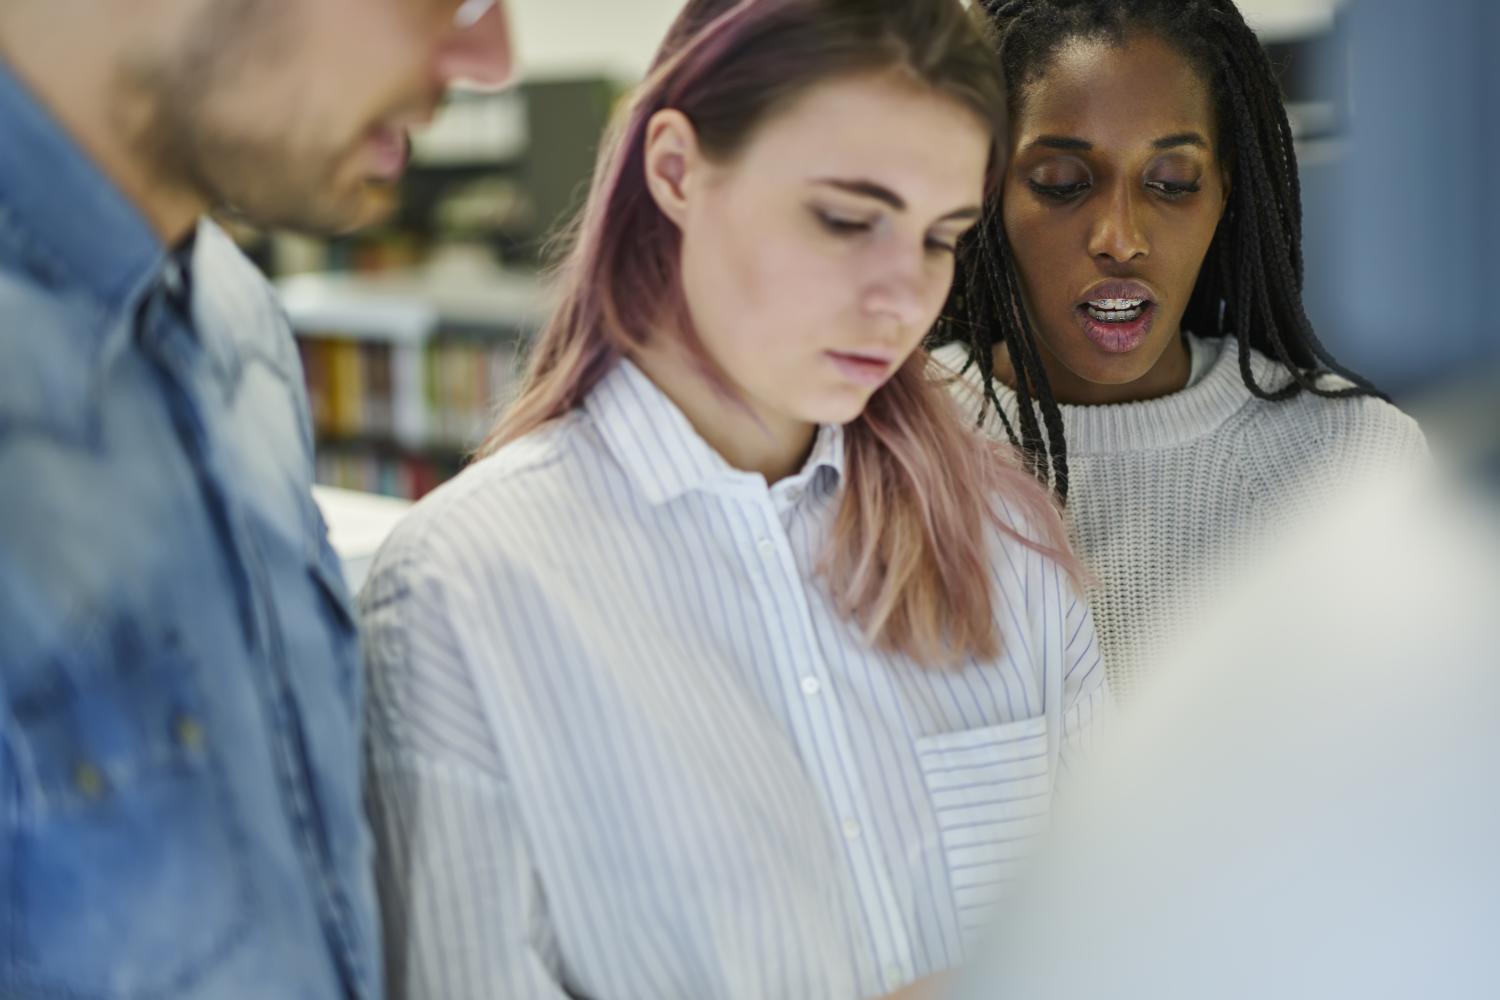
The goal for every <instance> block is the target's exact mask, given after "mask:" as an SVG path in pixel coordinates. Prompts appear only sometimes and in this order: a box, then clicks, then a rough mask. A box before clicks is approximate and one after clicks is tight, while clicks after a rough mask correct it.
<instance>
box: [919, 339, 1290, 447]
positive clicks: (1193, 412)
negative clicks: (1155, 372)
mask: <svg viewBox="0 0 1500 1000" xmlns="http://www.w3.org/2000/svg"><path fill="white" fill-rule="evenodd" d="M1188 336H1189V337H1193V334H1188ZM1194 340H1195V343H1194V344H1193V345H1192V346H1193V347H1194V348H1195V349H1200V350H1204V351H1208V352H1215V351H1217V352H1218V357H1217V358H1216V359H1215V360H1214V362H1213V365H1212V366H1211V367H1210V368H1209V370H1208V372H1207V374H1206V375H1204V377H1203V379H1202V381H1200V382H1198V383H1197V384H1196V385H1193V386H1190V387H1189V388H1186V389H1183V390H1182V391H1181V392H1174V393H1172V394H1171V395H1168V396H1162V397H1161V398H1159V399H1149V400H1144V401H1142V402H1135V403H1110V404H1106V405H1100V406H1074V405H1063V406H1061V407H1059V409H1060V410H1061V411H1062V418H1063V430H1064V433H1066V435H1067V439H1068V454H1069V455H1089V454H1118V453H1120V452H1125V451H1146V450H1154V449H1160V448H1172V447H1176V446H1178V445H1183V444H1187V443H1189V442H1191V441H1195V440H1197V439H1199V438H1203V437H1207V436H1208V435H1210V434H1212V433H1214V432H1215V431H1216V430H1218V429H1219V428H1220V427H1222V426H1223V425H1224V423H1225V422H1226V421H1228V420H1229V419H1230V418H1231V417H1232V416H1234V415H1235V414H1236V413H1238V412H1239V411H1240V410H1241V409H1242V408H1243V407H1244V406H1245V405H1246V404H1247V403H1249V402H1250V401H1251V400H1252V399H1254V398H1255V397H1254V396H1253V395H1252V394H1251V392H1250V390H1249V388H1247V387H1246V385H1245V381H1244V378H1243V376H1242V375H1241V373H1240V363H1239V344H1238V342H1237V341H1236V340H1235V339H1234V338H1233V337H1228V336H1226V337H1223V338H1221V339H1220V338H1194ZM933 356H934V358H935V360H936V361H938V363H939V364H940V365H941V366H942V367H943V368H944V369H946V370H948V371H949V372H958V371H960V370H962V368H963V366H964V363H965V362H966V361H967V360H968V356H969V352H968V347H967V345H964V344H948V345H945V346H944V347H941V348H939V349H938V350H937V351H935V352H933ZM1250 363H1251V370H1252V371H1253V372H1254V373H1255V375H1256V380H1257V381H1258V382H1260V383H1261V384H1262V385H1266V384H1273V385H1277V384H1280V383H1281V382H1282V381H1284V380H1285V377H1286V374H1285V372H1284V371H1282V370H1281V369H1280V367H1279V366H1278V365H1276V364H1275V363H1274V362H1272V361H1271V360H1270V359H1268V358H1266V357H1265V356H1264V355H1262V354H1260V353H1259V352H1258V351H1254V350H1252V351H1251V352H1250ZM962 378H963V380H964V381H965V383H967V388H968V389H969V390H973V389H978V390H979V391H980V393H982V392H983V381H982V379H981V377H980V373H979V371H978V369H976V368H972V367H971V368H970V369H969V370H968V371H967V372H964V373H963V375H962ZM995 394H996V395H997V396H998V397H999V398H1000V402H1001V404H1002V405H1003V406H1004V407H1005V411H1006V413H1007V415H1009V416H1010V417H1011V419H1012V420H1014V419H1015V416H1016V413H1017V412H1018V408H1017V401H1016V394H1015V392H1014V391H1013V390H1012V389H1011V388H1010V387H1009V386H1007V385H1003V384H1001V383H999V382H997V383H995ZM964 395H965V396H967V397H969V398H971V399H974V400H975V401H976V404H977V401H978V400H982V399H983V396H982V395H978V396H976V395H975V394H974V393H973V392H972V391H966V392H965V393H964ZM985 425H986V427H987V428H988V429H990V430H991V431H992V432H994V433H999V434H1003V433H1004V432H1003V429H1002V427H1001V424H1000V420H999V418H998V417H997V416H995V415H994V414H993V413H991V414H990V415H989V416H988V417H987V418H986V421H985Z"/></svg>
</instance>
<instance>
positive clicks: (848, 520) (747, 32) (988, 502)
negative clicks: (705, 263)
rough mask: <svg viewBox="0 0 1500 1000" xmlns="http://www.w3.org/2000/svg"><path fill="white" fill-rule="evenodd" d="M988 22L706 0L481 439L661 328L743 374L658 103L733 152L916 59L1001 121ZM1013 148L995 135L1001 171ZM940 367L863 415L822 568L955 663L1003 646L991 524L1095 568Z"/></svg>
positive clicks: (842, 597)
mask: <svg viewBox="0 0 1500 1000" xmlns="http://www.w3.org/2000/svg"><path fill="white" fill-rule="evenodd" d="M983 30H984V29H983V27H982V26H981V22H979V21H978V20H977V19H975V18H974V17H972V16H971V15H970V14H968V13H967V12H966V11H965V10H964V9H963V7H962V6H961V5H960V3H959V0H691V2H690V3H689V4H688V5H687V7H686V8H685V9H684V10H683V12H682V13H681V14H680V15H679V16H678V18H677V21H676V23H675V24H674V25H673V26H672V28H671V30H670V31H669V33H668V35H667V40H666V41H665V42H664V43H663V45H662V49H661V51H660V53H658V55H657V58H656V61H655V63H654V65H653V67H652V70H651V72H650V73H649V74H648V75H647V77H646V79H645V81H644V82H643V83H642V84H641V86H640V87H639V88H638V89H637V91H636V93H635V95H634V98H633V100H632V102H631V104H630V107H629V109H628V112H627V113H626V114H625V115H624V116H623V117H622V118H621V119H620V120H618V121H617V123H616V125H615V127H614V128H613V129H612V130H611V134H610V136H609V137H608V138H607V140H606V142H605V145H604V147H603V150H602V152H601V155H600V159H599V164H598V168H597V170H596V171H595V175H594V181H593V185H592V189H591V190H590V193H589V198H588V202H587V204H586V205H585V207H584V210H583V213H582V215H581V216H580V217H579V219H578V220H577V222H576V223H575V224H574V228H573V231H572V233H571V243H570V247H571V248H570V250H569V252H568V254H567V256H566V258H565V259H564V260H563V262H562V264H561V267H560V268H559V271H558V275H557V277H558V286H559V287H558V293H559V304H558V306H557V308H556V311H555V312H554V314H553V315H552V317H551V319H550V321H549V322H548V324H547V326H546V327H545V329H544V330H543V331H542V333H541V335H540V337H539V338H538V340H537V342H536V344H535V346H534V348H533V350H532V353H531V356H530V358H529V360H528V365H527V373H526V377H525V380H524V383H523V386H522V390H521V393H520V395H519V397H518V398H517V399H516V401H515V402H514V403H513V404H512V405H511V406H510V408H509V409H508V411H507V412H506V413H505V415H504V416H503V417H502V419H501V420H500V422H499V424H498V425H497V426H496V428H495V429H494V431H493V432H492V433H491V434H490V436H489V438H488V440H486V442H485V444H484V446H483V447H482V448H481V449H480V451H481V454H489V453H492V452H494V451H495V450H497V449H498V448H500V447H502V446H503V445H505V444H507V443H508V442H511V441H514V440H515V439H517V438H519V437H521V436H522V435H524V434H527V433H529V432H531V431H533V430H535V429H537V428H538V427H540V426H542V425H543V424H546V423H548V422H549V421H552V420H555V419H557V418H558V417H561V416H563V415H564V414H566V413H568V412H569V411H571V410H572V409H574V408H575V407H577V406H578V405H579V404H580V403H581V402H582V401H583V399H584V398H585V397H586V396H587V395H588V394H589V392H590V391H591V390H592V389H593V388H594V386H595V385H597V384H598V382H599V380H600V379H601V378H603V377H604V375H605V374H607V373H608V372H609V371H610V369H611V368H612V367H613V366H614V365H615V364H617V363H618V362H619V360H620V359H621V358H622V357H624V356H625V355H626V354H628V353H629V352H630V351H631V350H632V349H634V348H637V347H640V346H641V345H644V344H645V343H646V341H647V340H648V339H649V338H650V337H653V336H676V337H680V338H682V340H683V342H684V344H685V345H686V346H687V347H688V348H689V349H690V350H691V351H692V352H693V354H694V355H695V357H697V359H698V360H699V363H700V366H701V367H702V368H703V370H704V372H705V373H706V377H709V378H710V379H712V380H714V381H716V382H718V383H720V387H721V388H724V389H726V391H731V392H732V390H729V389H728V387H727V385H726V384H724V383H726V382H727V380H726V379H724V378H722V377H719V376H716V374H715V373H716V372H717V369H716V368H715V366H714V364H713V362H712V361H711V360H710V359H708V358H707V356H706V354H705V352H704V350H703V347H702V344H701V342H700V341H699V340H698V338H697V335H696V334H695V332H694V331H693V328H692V323H691V321H690V319H689V310H688V305H687V302H686V299H685V296H684V293H683V288H682V281H681V261H680V256H679V254H680V247H681V240H680V235H679V232H678V230H677V228H676V226H675V225H674V224H673V223H672V222H671V221H670V220H668V219H667V218H666V217H665V216H664V215H663V214H662V213H661V212H660V210H659V209H658V208H657V206H656V203H655V201H654V200H653V199H652V197H651V195H650V192H649V190H648V189H647V186H646V172H645V154H644V149H645V134H646V126H647V122H648V121H649V120H650V118H651V116H652V115H653V114H655V113H656V112H657V111H659V110H661V109H663V108H676V109H678V110H679V111H681V112H682V113H683V114H685V115H686V116H687V117H688V119H689V120H690V121H692V122H693V125H694V128H695V129H696V131H697V133H698V139H699V142H700V144H701V145H702V148H703V149H704V150H705V151H706V152H708V153H709V154H711V155H714V156H717V157H721V158H729V157H732V156H733V155H734V153H735V152H736V151H737V150H738V149H739V148H741V147H742V146H743V144H744V143H746V142H747V141H748V140H749V139H750V137H751V135H752V134H753V132H754V129H755V127H756V125H758V124H759V123H761V122H762V121H764V120H765V119H766V118H767V117H768V116H769V115H770V114H772V113H774V112H775V111H776V110H777V109H778V108H780V107H781V106H783V105H784V104H785V103H787V102H788V101H790V100H791V99H793V98H795V97H796V96H798V95H799V94H801V93H802V92H804V91H805V90H807V89H808V88H810V87H812V86H814V85H816V84H818V83H820V82H823V81H825V80H828V79H832V78H835V77H841V76H847V75H853V74H859V73H875V72H880V71H886V70H891V69H898V68H899V69H902V70H904V71H906V72H907V73H908V74H910V76H911V77H912V78H913V79H914V80H916V81H919V82H921V83H923V84H925V85H927V86H930V87H932V88H933V89H934V90H935V91H936V92H938V93H941V94H943V95H946V96H949V97H952V98H954V99H957V100H959V101H960V102H962V103H964V104H966V105H967V106H969V107H970V108H972V109H973V110H974V111H975V112H976V114H978V115H980V116H981V117H982V118H983V119H984V120H985V121H987V122H989V123H990V124H991V127H992V131H993V133H994V134H995V135H996V136H997V137H998V136H1000V135H1003V134H1004V121H1005V118H1004V116H1005V100H1004V93H1003V89H1002V85H1001V83H1000V80H999V74H998V69H997V67H996V66H995V62H994V55H993V50H992V48H991V47H990V46H989V45H988V44H987V42H986V40H985V37H984V35H983ZM1000 156H1001V153H1000V147H999V145H998V141H997V144H996V145H995V146H994V147H993V151H992V161H993V162H992V170H991V174H992V183H993V177H994V175H996V173H997V167H998V163H999V159H1000ZM927 365H928V360H927V355H926V353H925V352H924V351H918V352H917V353H916V354H914V355H913V357H912V358H910V359H909V360H908V361H907V363H906V364H905V365H904V366H903V367H902V369H901V370H900V371H899V372H898V373H897V375H896V376H895V377H894V378H893V379H892V380H891V381H890V382H889V383H887V384H886V385H885V386H883V387H882V388H881V389H879V390H878V391H877V392H876V393H875V394H874V395H873V396H872V397H871V399H870V402H869V405H868V406H867V407H866V409H865V412H864V413H863V414H862V415H861V416H860V417H858V418H857V419H855V420H854V421H853V422H852V423H851V424H849V425H848V427H847V428H846V433H845V442H846V443H845V448H846V470H847V475H846V479H845V482H844V487H843V494H842V497H841V499H840V506H839V510H838V514H837V517H836V519H835V523H834V529H833V532H832V534H831V536H830V538H829V541H828V544H827V548H826V550H825V552H824V556H823V559H822V562H821V568H820V572H821V573H822V575H823V577H824V579H825V581H826V583H827V585H828V586H829V588H830V591H831V593H832V594H833V597H834V599H835V602H836V604H837V606H838V607H839V608H840V610H841V612H842V613H843V614H844V615H846V616H847V617H848V618H849V619H850V620H852V621H854V622H856V623H858V625H859V626H860V627H861V628H862V629H863V630H864V632H865V634H866V636H867V638H868V639H869V641H870V642H871V643H872V644H874V645H876V646H878V647H880V648H884V649H887V650H890V651H893V652H898V653H901V654H905V655H907V656H910V657H912V658H913V659H915V660H916V661H918V662H920V663H922V664H925V665H929V666H940V665H948V664H953V663H956V662H960V661H962V660H964V659H965V658H968V657H978V658H991V657H993V656H995V655H997V654H998V652H999V650H1000V634H999V629H998V626H997V625H996V619H997V614H996V611H997V609H996V607H995V600H996V597H995V594H994V587H993V585H992V583H991V559H992V558H993V557H994V555H995V553H994V551H993V548H992V545H991V544H990V538H991V535H990V533H989V532H988V531H987V530H986V529H987V528H989V527H991V526H993V527H994V528H997V529H998V530H999V531H1000V532H1002V533H1004V534H1007V535H1009V536H1011V537H1013V538H1015V539H1017V540H1019V541H1020V542H1021V543H1022V544H1025V545H1027V546H1029V547H1031V548H1033V549H1036V550H1038V551H1040V552H1042V553H1044V554H1046V555H1047V556H1049V557H1051V558H1052V559H1055V560H1056V561H1057V562H1058V563H1060V564H1061V565H1062V566H1064V567H1065V568H1066V569H1068V570H1069V571H1070V572H1073V573H1074V574H1075V575H1077V573H1078V567H1077V564H1076V562H1075V561H1074V559H1073V557H1072V555H1071V553H1070V552H1069V550H1068V546H1067V539H1066V534H1065V532H1064V529H1063V525H1062V520H1061V518H1060V516H1059V514H1058V511H1057V508H1056V507H1055V506H1054V504H1053V503H1052V501H1051V499H1050V498H1049V497H1048V495H1047V494H1046V493H1045V491H1044V490H1043V489H1042V487H1041V486H1040V485H1039V484H1038V483H1037V481H1036V480H1035V479H1034V478H1032V477H1031V476H1030V475H1029V474H1027V473H1026V472H1025V471H1024V470H1023V469H1022V468H1021V466H1020V464H1019V462H1018V461H1017V460H1016V457H1015V455H1014V452H1013V451H1012V449H1011V448H1010V446H1009V445H1004V444H1000V443H997V442H993V441H990V440H988V439H987V438H985V437H983V436H982V435H981V434H980V433H979V432H978V431H977V430H976V429H975V428H973V427H972V426H970V425H969V423H968V421H967V420H966V419H965V418H964V417H963V415H962V413H961V411H960V408H959V406H958V404H957V403H956V401H955V400H954V399H953V398H952V396H951V395H950V394H949V392H948V391H947V390H946V389H945V388H944V386H943V385H942V384H940V382H939V381H938V380H937V379H935V378H934V377H933V376H932V375H931V374H930V373H929V371H928V370H927ZM747 419H748V417H747ZM1002 509H1003V511H1004V514H1002ZM1023 525H1024V528H1023V527H1022V526H1023Z"/></svg>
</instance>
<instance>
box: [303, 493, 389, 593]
mask: <svg viewBox="0 0 1500 1000" xmlns="http://www.w3.org/2000/svg"><path fill="white" fill-rule="evenodd" d="M313 499H314V500H316V501H317V503H318V507H319V509H321V510H322V511H323V520H325V521H327V522H328V540H329V541H330V542H331V543H332V544H333V548H334V551H335V552H337V553H338V554H339V559H340V561H341V562H342V563H343V565H344V578H345V579H346V580H347V581H348V584H349V592H350V593H351V594H352V593H356V592H358V590H359V587H360V584H362V583H363V582H364V579H365V574H367V573H368V572H369V570H370V563H371V561H373V560H374V558H375V553H376V552H377V551H378V550H379V548H380V544H381V543H382V542H384V541H385V538H386V536H387V535H389V534H390V533H391V529H392V528H394V527H395V526H396V522H397V521H399V520H401V518H402V517H403V516H404V515H405V514H406V512H407V511H408V510H410V509H411V504H410V503H409V502H407V501H405V500H395V499H392V498H391V497H383V496H376V495H375V494H373V493H357V492H355V491H353V490H341V489H335V488H334V487H332V486H314V487H313Z"/></svg>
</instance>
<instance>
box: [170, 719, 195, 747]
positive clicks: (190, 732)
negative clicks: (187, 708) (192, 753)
mask: <svg viewBox="0 0 1500 1000" xmlns="http://www.w3.org/2000/svg"><path fill="white" fill-rule="evenodd" d="M172 735H173V736H174V737H176V739H177V742H178V744H179V745H181V746H183V747H186V748H187V749H189V750H196V749H198V747H200V746H202V745H203V727H202V726H201V725H199V724H198V720H197V719H195V718H193V717H192V716H190V715H180V716H178V717H177V721H176V722H175V723H174V724H173V725H172Z"/></svg>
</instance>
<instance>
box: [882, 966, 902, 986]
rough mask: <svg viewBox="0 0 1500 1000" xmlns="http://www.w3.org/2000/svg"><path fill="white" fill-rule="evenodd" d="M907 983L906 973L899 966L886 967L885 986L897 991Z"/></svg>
mask: <svg viewBox="0 0 1500 1000" xmlns="http://www.w3.org/2000/svg"><path fill="white" fill-rule="evenodd" d="M905 982H906V973H905V972H904V971H902V969H901V966H899V965H887V966H886V967H885V984H886V986H888V987H890V988H891V989H896V988H898V987H900V986H901V985H902V984H904V983H905Z"/></svg>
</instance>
